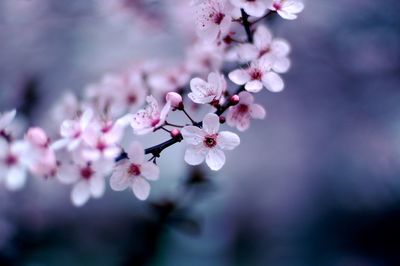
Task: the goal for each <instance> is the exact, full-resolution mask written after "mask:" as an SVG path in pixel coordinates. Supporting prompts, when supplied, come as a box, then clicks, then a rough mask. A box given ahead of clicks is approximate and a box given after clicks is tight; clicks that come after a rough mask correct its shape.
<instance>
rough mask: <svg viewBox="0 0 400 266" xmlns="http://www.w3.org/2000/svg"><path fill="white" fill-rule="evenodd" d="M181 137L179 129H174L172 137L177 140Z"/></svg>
mask: <svg viewBox="0 0 400 266" xmlns="http://www.w3.org/2000/svg"><path fill="white" fill-rule="evenodd" d="M179 136H181V132H180V131H179V129H177V128H174V129H173V130H172V131H171V137H173V138H177V137H179Z"/></svg>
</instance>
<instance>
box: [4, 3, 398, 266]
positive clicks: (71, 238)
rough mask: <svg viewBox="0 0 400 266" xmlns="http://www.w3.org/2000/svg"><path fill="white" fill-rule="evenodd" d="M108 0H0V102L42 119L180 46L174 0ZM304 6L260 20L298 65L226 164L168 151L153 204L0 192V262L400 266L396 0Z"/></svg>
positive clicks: (29, 190)
mask: <svg viewBox="0 0 400 266" xmlns="http://www.w3.org/2000/svg"><path fill="white" fill-rule="evenodd" d="M110 2H113V1H108V0H87V1H67V0H64V1H62V0H57V1H54V0H53V1H52V0H1V1H0V110H1V111H4V110H7V109H10V108H12V107H19V108H20V110H21V111H22V115H21V117H20V118H19V119H20V120H24V121H25V122H21V124H23V123H25V124H35V125H46V120H47V119H48V110H49V107H51V106H53V105H54V104H55V103H56V101H57V99H59V98H60V97H61V96H62V95H63V94H64V93H65V91H67V90H72V91H75V92H76V93H77V94H81V93H82V89H83V88H84V87H85V85H86V84H89V83H91V82H94V81H96V80H99V79H100V78H101V76H102V75H103V74H104V73H106V72H108V71H118V70H120V69H123V68H124V67H125V66H127V65H129V64H130V63H132V62H134V61H135V60H142V59H145V58H163V59H164V58H165V59H168V60H179V59H180V58H182V57H183V56H184V52H183V48H184V46H185V43H184V42H185V39H184V38H183V37H182V36H181V35H179V34H177V32H180V31H179V30H178V28H179V24H180V23H179V22H180V18H179V17H176V16H172V15H171V14H172V13H171V9H173V8H176V6H177V5H178V4H177V3H178V1H176V0H165V1H154V0H150V1H145V0H142V1H130V3H131V4H130V5H128V4H127V5H126V8H125V9H124V10H122V11H121V10H118V11H113V12H110V9H112V8H110V6H109V4H110ZM305 3H306V9H305V11H304V12H303V13H302V14H301V15H300V17H299V19H298V20H296V21H294V22H290V21H283V20H281V19H278V18H277V19H274V20H272V21H269V22H268V25H269V26H270V28H271V29H272V30H273V32H274V34H275V35H276V36H280V37H284V38H286V39H288V40H289V42H290V43H291V44H292V48H293V49H292V55H291V58H292V61H293V67H292V69H291V71H290V72H289V73H288V74H285V75H284V79H285V81H286V89H285V90H284V91H283V92H282V93H279V94H271V93H267V92H266V91H263V92H262V93H260V94H258V95H257V97H258V102H260V103H262V104H263V105H264V106H265V107H266V108H267V110H268V113H269V115H268V118H267V119H266V120H265V121H254V122H253V124H252V127H251V128H250V130H249V131H247V132H246V133H244V134H241V139H242V144H241V145H240V147H239V148H238V149H236V150H235V151H233V152H230V153H229V154H228V157H227V164H226V165H225V167H224V168H223V170H222V171H220V172H218V173H212V174H210V172H209V171H207V170H206V169H202V168H196V169H192V168H189V167H186V166H185V164H184V163H183V159H182V152H183V150H182V148H183V147H182V145H180V146H179V145H178V146H177V147H174V148H172V149H169V150H168V151H166V153H165V156H164V157H162V158H161V159H160V160H159V163H160V167H161V169H162V176H161V180H160V181H159V182H156V183H154V184H153V191H152V195H151V198H150V200H149V202H144V203H143V202H139V201H138V200H136V199H135V198H134V197H133V196H132V195H131V193H130V192H128V191H125V192H122V193H117V192H112V191H111V190H110V189H109V188H108V189H107V192H106V195H105V197H103V198H102V199H100V200H92V201H90V202H89V203H88V204H87V205H85V206H84V207H83V208H74V207H72V205H71V203H70V201H69V189H70V188H68V187H63V186H61V185H59V184H57V182H55V181H54V180H46V181H43V180H35V179H32V180H30V182H29V184H28V186H27V187H26V188H25V189H24V190H23V191H21V192H16V193H10V192H7V191H5V190H4V189H2V188H1V189H0V265H171V266H180V265H192V266H196V265H244V266H247V265H273V266H314V265H315V266H320V265H323V266H325V265H326V266H375V265H376V266H381V265H382V266H384V265H400V252H399V248H400V104H399V102H400V75H399V73H400V61H399V58H400V16H399V11H400V9H399V3H398V1H396V0H386V1H376V0H363V1H358V0H336V1H330V0H319V1H316V0H315V1H311V0H309V1H306V2H305ZM181 23H182V21H181ZM160 47H162V49H160ZM148 141H149V143H153V144H154V143H156V142H157V139H152V140H148ZM158 141H159V140H158ZM205 177H207V178H205ZM177 202H179V204H178V205H177ZM167 217H168V218H167Z"/></svg>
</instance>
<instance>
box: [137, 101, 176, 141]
mask: <svg viewBox="0 0 400 266" xmlns="http://www.w3.org/2000/svg"><path fill="white" fill-rule="evenodd" d="M146 101H147V106H146V108H145V109H141V110H139V111H138V112H137V113H136V114H134V115H133V118H132V121H131V126H132V128H133V132H134V133H135V134H137V135H144V134H147V133H150V132H152V131H153V130H154V129H155V128H157V127H159V126H161V125H162V124H164V122H165V119H166V118H167V115H168V113H169V111H170V109H171V103H170V102H167V103H166V104H165V105H164V107H163V108H162V109H161V110H160V107H159V105H158V102H157V100H156V99H155V98H154V97H153V96H147V98H146Z"/></svg>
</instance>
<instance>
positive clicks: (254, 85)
mask: <svg viewBox="0 0 400 266" xmlns="http://www.w3.org/2000/svg"><path fill="white" fill-rule="evenodd" d="M244 88H245V89H246V91H249V92H253V93H256V92H259V91H260V90H262V88H263V84H262V83H261V81H259V80H252V81H249V82H247V83H246V85H245V86H244Z"/></svg>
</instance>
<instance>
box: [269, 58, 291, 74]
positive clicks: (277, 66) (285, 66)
mask: <svg viewBox="0 0 400 266" xmlns="http://www.w3.org/2000/svg"><path fill="white" fill-rule="evenodd" d="M289 68H290V60H289V58H287V57H282V58H278V59H277V60H276V61H275V62H274V64H273V65H272V70H274V71H275V72H277V73H286V72H287V71H288V70H289Z"/></svg>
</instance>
